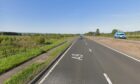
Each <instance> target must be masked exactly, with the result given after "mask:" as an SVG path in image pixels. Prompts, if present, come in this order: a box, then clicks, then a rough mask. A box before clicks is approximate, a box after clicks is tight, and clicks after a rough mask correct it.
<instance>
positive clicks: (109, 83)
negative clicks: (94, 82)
mask: <svg viewBox="0 0 140 84" xmlns="http://www.w3.org/2000/svg"><path fill="white" fill-rule="evenodd" d="M103 75H104V77H105V79H106V80H107V82H108V84H112V82H111V80H110V78H109V77H108V75H107V74H106V73H103Z"/></svg>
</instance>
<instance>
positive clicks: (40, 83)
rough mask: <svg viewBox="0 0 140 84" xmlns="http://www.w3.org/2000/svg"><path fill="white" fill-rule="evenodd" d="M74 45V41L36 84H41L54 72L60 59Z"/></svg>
mask: <svg viewBox="0 0 140 84" xmlns="http://www.w3.org/2000/svg"><path fill="white" fill-rule="evenodd" d="M75 43H76V41H75V42H74V43H73V44H72V45H71V46H70V47H69V48H68V49H67V50H66V51H65V53H64V54H63V55H62V56H61V57H60V59H58V61H57V62H56V63H55V64H54V66H53V67H52V68H51V69H50V70H49V71H48V73H47V74H46V75H45V76H44V77H43V78H42V80H41V81H40V82H39V83H38V84H42V83H43V82H44V81H45V79H46V78H47V77H48V76H49V75H50V73H51V72H52V71H53V70H54V68H55V67H56V66H57V65H58V63H59V62H60V61H61V59H62V58H63V57H64V56H65V54H66V53H67V52H68V51H69V50H70V49H71V47H72V46H73V45H74V44H75Z"/></svg>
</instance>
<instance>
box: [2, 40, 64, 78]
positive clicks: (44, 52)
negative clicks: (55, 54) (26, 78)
mask: <svg viewBox="0 0 140 84" xmlns="http://www.w3.org/2000/svg"><path fill="white" fill-rule="evenodd" d="M66 42H67V41H64V42H62V43H60V44H58V45H56V46H55V47H53V48H50V49H48V50H47V51H46V52H43V53H40V54H38V55H37V56H34V57H31V58H29V59H27V60H25V61H24V62H22V63H19V64H17V65H16V66H14V67H12V68H10V69H7V70H5V72H3V73H0V76H1V75H3V74H5V73H7V72H8V71H10V70H12V69H14V68H16V67H18V66H20V65H22V64H24V63H26V62H28V61H30V60H32V59H34V58H36V57H38V56H40V55H42V54H44V53H47V52H48V51H50V50H51V49H54V48H56V47H58V46H61V45H63V44H64V43H66Z"/></svg>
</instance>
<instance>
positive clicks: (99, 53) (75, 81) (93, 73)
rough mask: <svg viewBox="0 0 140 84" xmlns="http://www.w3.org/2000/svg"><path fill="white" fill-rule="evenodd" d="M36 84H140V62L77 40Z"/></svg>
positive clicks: (99, 46) (102, 47) (88, 41)
mask: <svg viewBox="0 0 140 84" xmlns="http://www.w3.org/2000/svg"><path fill="white" fill-rule="evenodd" d="M37 84H140V62H138V61H135V60H133V59H131V58H129V57H127V56H124V55H123V54H120V53H118V52H116V51H113V50H111V49H109V48H106V47H104V46H102V45H100V44H98V43H96V42H94V41H91V40H88V39H78V40H77V41H75V42H74V43H73V45H72V46H71V47H70V48H69V49H68V50H67V51H66V52H65V53H64V55H62V56H61V58H60V59H59V60H58V61H57V62H56V63H55V65H54V66H53V67H52V68H51V69H50V70H49V71H47V72H46V73H45V74H44V76H43V77H41V78H40V80H39V82H38V83H37Z"/></svg>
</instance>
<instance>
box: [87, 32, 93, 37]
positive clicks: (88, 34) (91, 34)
mask: <svg viewBox="0 0 140 84" xmlns="http://www.w3.org/2000/svg"><path fill="white" fill-rule="evenodd" d="M94 34H95V32H88V33H85V35H87V36H93V35H94Z"/></svg>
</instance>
